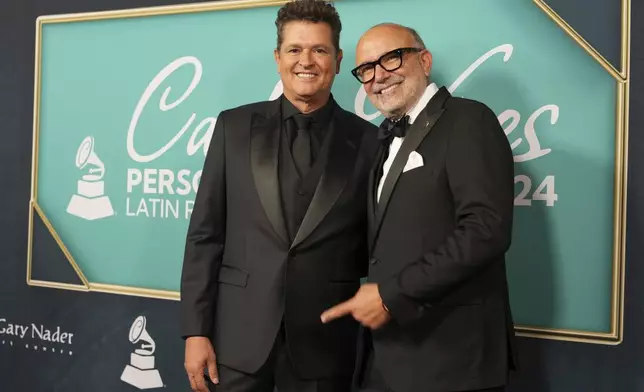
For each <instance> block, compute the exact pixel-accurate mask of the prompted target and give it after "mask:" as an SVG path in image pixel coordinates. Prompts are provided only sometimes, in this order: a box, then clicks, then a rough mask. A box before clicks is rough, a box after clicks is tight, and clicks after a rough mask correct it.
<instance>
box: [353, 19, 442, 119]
mask: <svg viewBox="0 0 644 392" xmlns="http://www.w3.org/2000/svg"><path fill="white" fill-rule="evenodd" d="M400 48H420V45H419V44H418V42H416V40H415V39H414V37H413V35H412V34H411V33H410V32H409V31H407V30H406V29H404V28H402V27H400V26H396V25H381V26H377V27H374V28H372V29H370V30H369V31H367V32H366V33H365V34H364V35H363V36H362V38H361V39H360V41H359V42H358V46H357V48H356V65H358V66H360V65H362V64H365V63H368V62H371V61H377V60H378V59H380V58H381V57H382V56H383V55H385V54H387V53H390V52H392V51H394V50H396V49H400ZM388 56H389V55H388ZM388 56H385V58H383V60H382V61H383V63H385V61H391V60H390V59H389V57H388ZM387 59H389V60H387ZM385 66H387V67H388V68H390V67H389V66H388V65H387V64H386V63H385ZM431 66H432V56H431V54H430V53H429V51H427V50H420V51H417V52H413V51H405V52H403V53H402V65H401V66H400V67H399V68H398V69H395V70H393V71H387V70H385V69H384V68H383V67H382V66H381V65H376V66H375V69H374V75H373V79H372V80H371V81H369V82H367V83H365V84H364V85H363V86H364V89H365V91H366V92H367V96H368V97H369V100H370V101H371V103H372V104H373V105H374V106H375V107H376V108H378V110H380V112H381V113H382V114H383V115H384V116H385V117H387V118H397V117H400V116H402V115H404V114H405V113H407V112H408V111H409V110H411V108H412V107H413V106H414V105H415V104H416V102H418V100H419V99H420V97H421V96H422V95H423V92H424V91H425V88H426V87H427V80H428V77H429V74H430V71H431Z"/></svg>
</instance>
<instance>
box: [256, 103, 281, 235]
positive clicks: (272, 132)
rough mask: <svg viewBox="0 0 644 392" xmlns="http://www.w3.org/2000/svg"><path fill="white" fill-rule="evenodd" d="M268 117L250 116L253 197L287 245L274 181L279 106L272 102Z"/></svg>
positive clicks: (277, 148)
mask: <svg viewBox="0 0 644 392" xmlns="http://www.w3.org/2000/svg"><path fill="white" fill-rule="evenodd" d="M272 104H273V105H275V106H276V107H271V109H272V110H270V113H269V117H268V118H266V117H264V116H262V115H260V114H256V115H255V116H254V117H253V120H252V125H251V127H252V128H251V135H250V137H251V140H250V157H251V168H252V171H253V177H254V179H255V187H256V189H257V194H258V195H259V199H260V201H261V203H262V206H263V207H264V211H265V212H266V216H267V217H268V220H269V221H270V222H271V225H273V229H274V230H275V233H277V235H278V236H279V238H281V239H282V241H283V242H284V243H285V244H286V245H288V244H289V238H288V232H287V230H286V223H285V222H284V213H283V211H282V204H281V199H280V189H279V181H278V174H277V173H278V172H277V166H278V165H277V164H278V154H279V143H280V130H281V127H280V115H279V113H280V111H279V103H272Z"/></svg>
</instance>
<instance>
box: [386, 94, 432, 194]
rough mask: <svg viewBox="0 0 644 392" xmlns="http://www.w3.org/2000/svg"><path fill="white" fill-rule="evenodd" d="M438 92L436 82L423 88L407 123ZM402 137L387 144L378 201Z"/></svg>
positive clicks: (410, 121)
mask: <svg viewBox="0 0 644 392" xmlns="http://www.w3.org/2000/svg"><path fill="white" fill-rule="evenodd" d="M436 92H438V86H436V83H431V84H430V85H429V86H427V88H426V89H425V92H424V93H423V95H422V96H421V97H420V100H419V101H418V103H416V106H414V107H413V108H412V109H411V110H410V111H409V113H408V115H409V124H410V125H411V124H413V123H414V120H416V117H418V115H419V114H420V112H422V111H423V109H425V106H427V104H428V103H429V100H430V99H432V97H433V96H434V94H436ZM403 139H404V138H402V137H394V138H393V140H392V141H391V144H390V145H389V156H388V157H387V160H386V161H385V163H384V164H383V167H382V177H380V183H379V184H378V201H380V193H381V192H382V186H383V184H384V183H385V179H386V178H387V174H388V173H389V169H390V168H391V164H392V163H394V159H395V158H396V154H398V150H400V146H401V145H402V143H403Z"/></svg>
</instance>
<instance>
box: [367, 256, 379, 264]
mask: <svg viewBox="0 0 644 392" xmlns="http://www.w3.org/2000/svg"><path fill="white" fill-rule="evenodd" d="M377 262H378V259H376V258H375V257H373V258H372V259H371V260H369V264H371V265H374V264H376V263H377Z"/></svg>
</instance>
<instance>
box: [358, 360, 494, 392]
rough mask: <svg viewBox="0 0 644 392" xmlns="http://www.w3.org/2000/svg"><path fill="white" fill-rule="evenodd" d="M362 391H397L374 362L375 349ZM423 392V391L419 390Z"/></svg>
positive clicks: (489, 391)
mask: <svg viewBox="0 0 644 392" xmlns="http://www.w3.org/2000/svg"><path fill="white" fill-rule="evenodd" d="M504 391H505V387H497V388H489V389H478V390H473V391H463V392H504ZM360 392H396V391H394V390H393V389H391V388H389V387H388V386H387V384H386V383H385V380H384V379H383V378H382V375H381V374H380V372H379V371H378V369H377V368H376V367H375V366H374V364H373V351H371V352H370V354H369V358H368V359H367V365H366V367H365V376H364V381H363V382H362V385H361V387H360ZM418 392H422V391H418Z"/></svg>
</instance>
